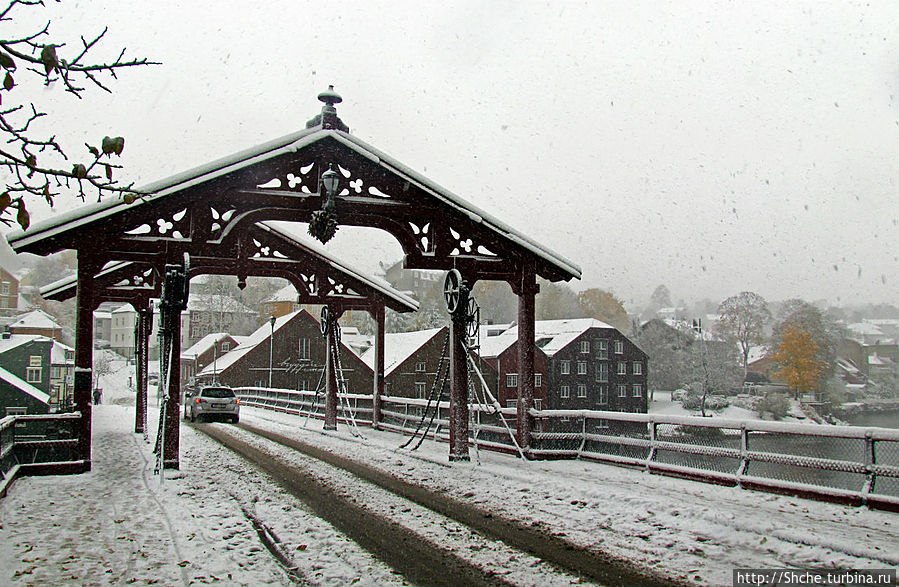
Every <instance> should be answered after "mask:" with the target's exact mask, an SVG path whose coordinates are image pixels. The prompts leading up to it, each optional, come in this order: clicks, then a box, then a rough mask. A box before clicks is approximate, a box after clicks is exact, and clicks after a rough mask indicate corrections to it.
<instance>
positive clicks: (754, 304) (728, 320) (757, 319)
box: [717, 291, 771, 377]
mask: <svg viewBox="0 0 899 587" xmlns="http://www.w3.org/2000/svg"><path fill="white" fill-rule="evenodd" d="M718 315H719V319H718V324H717V330H718V334H720V335H721V336H722V337H723V338H724V339H725V340H734V341H736V342H737V344H739V345H740V352H741V355H742V362H743V376H744V377H745V376H746V371H747V363H748V362H749V351H750V349H751V348H752V346H753V345H758V344H762V342H764V340H765V327H766V326H767V324H768V322H770V321H771V311H770V310H768V302H766V301H765V298H763V297H762V296H760V295H758V294H757V293H754V292H751V291H744V292H742V293H740V294H739V295H735V296H731V297H729V298H727V299H726V300H724V301H723V302H721V304H720V305H719V306H718Z"/></svg>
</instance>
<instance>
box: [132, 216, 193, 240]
mask: <svg viewBox="0 0 899 587" xmlns="http://www.w3.org/2000/svg"><path fill="white" fill-rule="evenodd" d="M125 234H127V235H130V236H154V237H164V238H173V239H179V240H184V239H185V238H187V237H186V236H185V235H189V234H190V215H189V214H188V213H187V208H184V209H183V210H181V211H180V212H176V213H175V214H173V215H172V216H171V217H170V218H157V219H156V221H154V222H148V223H144V224H141V225H140V226H138V227H136V228H133V229H131V230H129V231H126V232H125Z"/></svg>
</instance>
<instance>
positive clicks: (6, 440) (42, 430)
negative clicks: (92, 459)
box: [0, 412, 85, 497]
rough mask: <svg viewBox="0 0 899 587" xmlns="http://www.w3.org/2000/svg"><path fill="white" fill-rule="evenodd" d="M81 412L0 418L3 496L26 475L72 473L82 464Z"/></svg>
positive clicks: (0, 477)
mask: <svg viewBox="0 0 899 587" xmlns="http://www.w3.org/2000/svg"><path fill="white" fill-rule="evenodd" d="M80 419H81V414H80V413H78V412H73V413H67V414H33V415H21V416H18V415H17V416H6V417H5V418H3V419H2V420H0V497H4V496H5V495H6V490H7V489H8V488H9V486H10V485H11V484H12V482H13V481H14V480H15V479H16V478H17V477H20V476H24V475H53V474H65V473H71V472H72V471H74V470H79V469H80V468H83V466H84V463H85V462H84V461H83V460H81V459H78V458H76V457H77V454H78V439H77V437H76V432H75V425H76V422H77V421H78V420H80Z"/></svg>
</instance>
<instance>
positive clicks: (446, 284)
mask: <svg viewBox="0 0 899 587" xmlns="http://www.w3.org/2000/svg"><path fill="white" fill-rule="evenodd" d="M443 300H444V301H445V302H446V309H447V311H449V313H450V314H455V313H456V310H458V309H459V304H460V302H461V301H462V274H461V273H459V271H458V270H457V269H450V270H449V271H447V272H446V278H445V279H444V280H443Z"/></svg>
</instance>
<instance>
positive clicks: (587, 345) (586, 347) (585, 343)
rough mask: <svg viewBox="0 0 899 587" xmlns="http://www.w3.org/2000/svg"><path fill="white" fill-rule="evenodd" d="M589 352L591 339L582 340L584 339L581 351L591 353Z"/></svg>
mask: <svg viewBox="0 0 899 587" xmlns="http://www.w3.org/2000/svg"><path fill="white" fill-rule="evenodd" d="M589 352H590V341H589V340H582V341H581V353H584V354H586V353H589Z"/></svg>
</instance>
